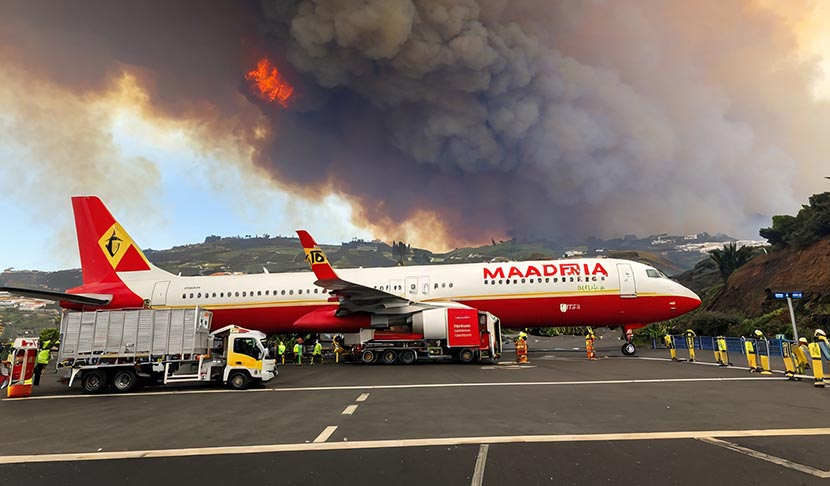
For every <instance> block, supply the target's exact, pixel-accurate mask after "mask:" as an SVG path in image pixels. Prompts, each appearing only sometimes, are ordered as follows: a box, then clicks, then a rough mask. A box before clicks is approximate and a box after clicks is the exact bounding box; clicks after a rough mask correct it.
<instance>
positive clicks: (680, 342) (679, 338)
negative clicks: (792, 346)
mask: <svg viewBox="0 0 830 486" xmlns="http://www.w3.org/2000/svg"><path fill="white" fill-rule="evenodd" d="M671 338H672V342H673V343H674V349H689V346H688V345H687V344H686V336H683V335H682V334H680V335H676V336H674V335H673V336H671ZM724 339H726V350H727V351H728V352H730V353H740V354H742V355H746V347H745V346H744V342H746V341H749V342H751V343H752V346H753V349H758V339H755V338H743V337H727V338H724ZM768 341H769V356H771V357H772V356H777V357H779V358H780V357H782V356H783V355H784V353H783V351H782V346H781V344H782V343H783V342H789V343H792V342H793V341H790V340H788V339H781V338H774V339H769V340H768ZM717 345H718V344H717V338H716V337H713V336H695V337H694V347H695V349H700V350H702V351H714V350H715V349H717ZM651 347H652V349H667V348H666V345H665V343H663V340H662V339H659V340H658V339H657V338H651Z"/></svg>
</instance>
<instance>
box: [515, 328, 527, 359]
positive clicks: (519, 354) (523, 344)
mask: <svg viewBox="0 0 830 486" xmlns="http://www.w3.org/2000/svg"><path fill="white" fill-rule="evenodd" d="M514 344H515V345H516V363H517V364H522V363H527V333H526V332H524V331H522V332H520V333H519V337H517V338H516V341H515V342H514Z"/></svg>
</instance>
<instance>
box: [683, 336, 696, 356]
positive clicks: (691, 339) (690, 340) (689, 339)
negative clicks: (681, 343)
mask: <svg viewBox="0 0 830 486" xmlns="http://www.w3.org/2000/svg"><path fill="white" fill-rule="evenodd" d="M683 335H685V336H686V347H687V348H688V349H689V363H694V362H695V335H696V334H695V332H694V331H692V330H691V329H686V332H684V333H683Z"/></svg>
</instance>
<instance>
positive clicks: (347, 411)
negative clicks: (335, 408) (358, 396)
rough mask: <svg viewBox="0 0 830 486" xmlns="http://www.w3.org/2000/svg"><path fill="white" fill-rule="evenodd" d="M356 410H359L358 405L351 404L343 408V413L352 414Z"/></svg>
mask: <svg viewBox="0 0 830 486" xmlns="http://www.w3.org/2000/svg"><path fill="white" fill-rule="evenodd" d="M355 410H357V405H349V406H348V407H346V409H345V410H343V413H342V414H341V415H352V414H354V411H355Z"/></svg>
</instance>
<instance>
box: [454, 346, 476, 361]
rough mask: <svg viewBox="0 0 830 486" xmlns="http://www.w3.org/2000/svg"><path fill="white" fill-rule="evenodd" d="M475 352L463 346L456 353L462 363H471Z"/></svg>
mask: <svg viewBox="0 0 830 486" xmlns="http://www.w3.org/2000/svg"><path fill="white" fill-rule="evenodd" d="M475 357H476V353H475V352H474V351H473V350H472V349H470V348H464V349H462V350H461V352H459V353H458V360H459V361H461V362H462V363H472V362H473V360H474V359H475Z"/></svg>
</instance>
